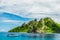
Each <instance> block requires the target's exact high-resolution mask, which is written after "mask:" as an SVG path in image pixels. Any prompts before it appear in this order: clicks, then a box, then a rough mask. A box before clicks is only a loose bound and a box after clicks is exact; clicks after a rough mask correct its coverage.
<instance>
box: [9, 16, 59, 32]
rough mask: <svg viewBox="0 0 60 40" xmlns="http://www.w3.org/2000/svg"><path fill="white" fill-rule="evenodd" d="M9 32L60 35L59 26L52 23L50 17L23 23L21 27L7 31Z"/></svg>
mask: <svg viewBox="0 0 60 40" xmlns="http://www.w3.org/2000/svg"><path fill="white" fill-rule="evenodd" d="M9 32H28V33H60V24H58V23H56V22H54V20H52V19H51V18H50V17H46V18H41V19H40V20H39V21H37V19H35V20H32V21H30V22H28V23H27V24H26V23H23V24H22V25H21V26H18V27H16V28H13V29H11V30H9Z"/></svg>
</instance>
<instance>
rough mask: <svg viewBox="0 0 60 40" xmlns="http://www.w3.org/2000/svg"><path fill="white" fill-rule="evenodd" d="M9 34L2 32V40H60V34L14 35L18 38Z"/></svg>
mask: <svg viewBox="0 0 60 40" xmlns="http://www.w3.org/2000/svg"><path fill="white" fill-rule="evenodd" d="M8 34H12V33H8V32H0V40H60V34H31V33H13V34H17V35H18V36H8Z"/></svg>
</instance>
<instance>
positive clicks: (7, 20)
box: [2, 20, 20, 23]
mask: <svg viewBox="0 0 60 40" xmlns="http://www.w3.org/2000/svg"><path fill="white" fill-rule="evenodd" d="M2 22H14V23H16V22H20V21H18V20H2Z"/></svg>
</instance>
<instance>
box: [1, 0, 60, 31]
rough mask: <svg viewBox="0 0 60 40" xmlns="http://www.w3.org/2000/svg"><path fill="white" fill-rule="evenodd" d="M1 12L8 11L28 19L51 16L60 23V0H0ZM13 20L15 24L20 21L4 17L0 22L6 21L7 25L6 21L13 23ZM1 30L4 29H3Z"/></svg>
mask: <svg viewBox="0 0 60 40" xmlns="http://www.w3.org/2000/svg"><path fill="white" fill-rule="evenodd" d="M2 12H8V13H10V14H13V15H17V16H20V17H23V18H29V19H31V18H33V19H34V18H37V19H38V18H44V17H51V18H52V19H54V20H55V21H56V22H58V23H60V0H0V14H1V13H2ZM3 19H5V18H3ZM3 19H1V20H3ZM13 21H16V22H17V24H18V23H20V22H21V20H20V21H18V20H11V19H9V20H7V19H5V20H4V21H0V24H1V23H3V24H4V23H7V25H8V23H14V22H13ZM22 22H24V20H22ZM11 25H12V24H11ZM14 26H16V24H15V25H14ZM1 28H2V26H1V27H0V29H1ZM1 30H2V31H5V29H1ZM7 30H8V29H7Z"/></svg>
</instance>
